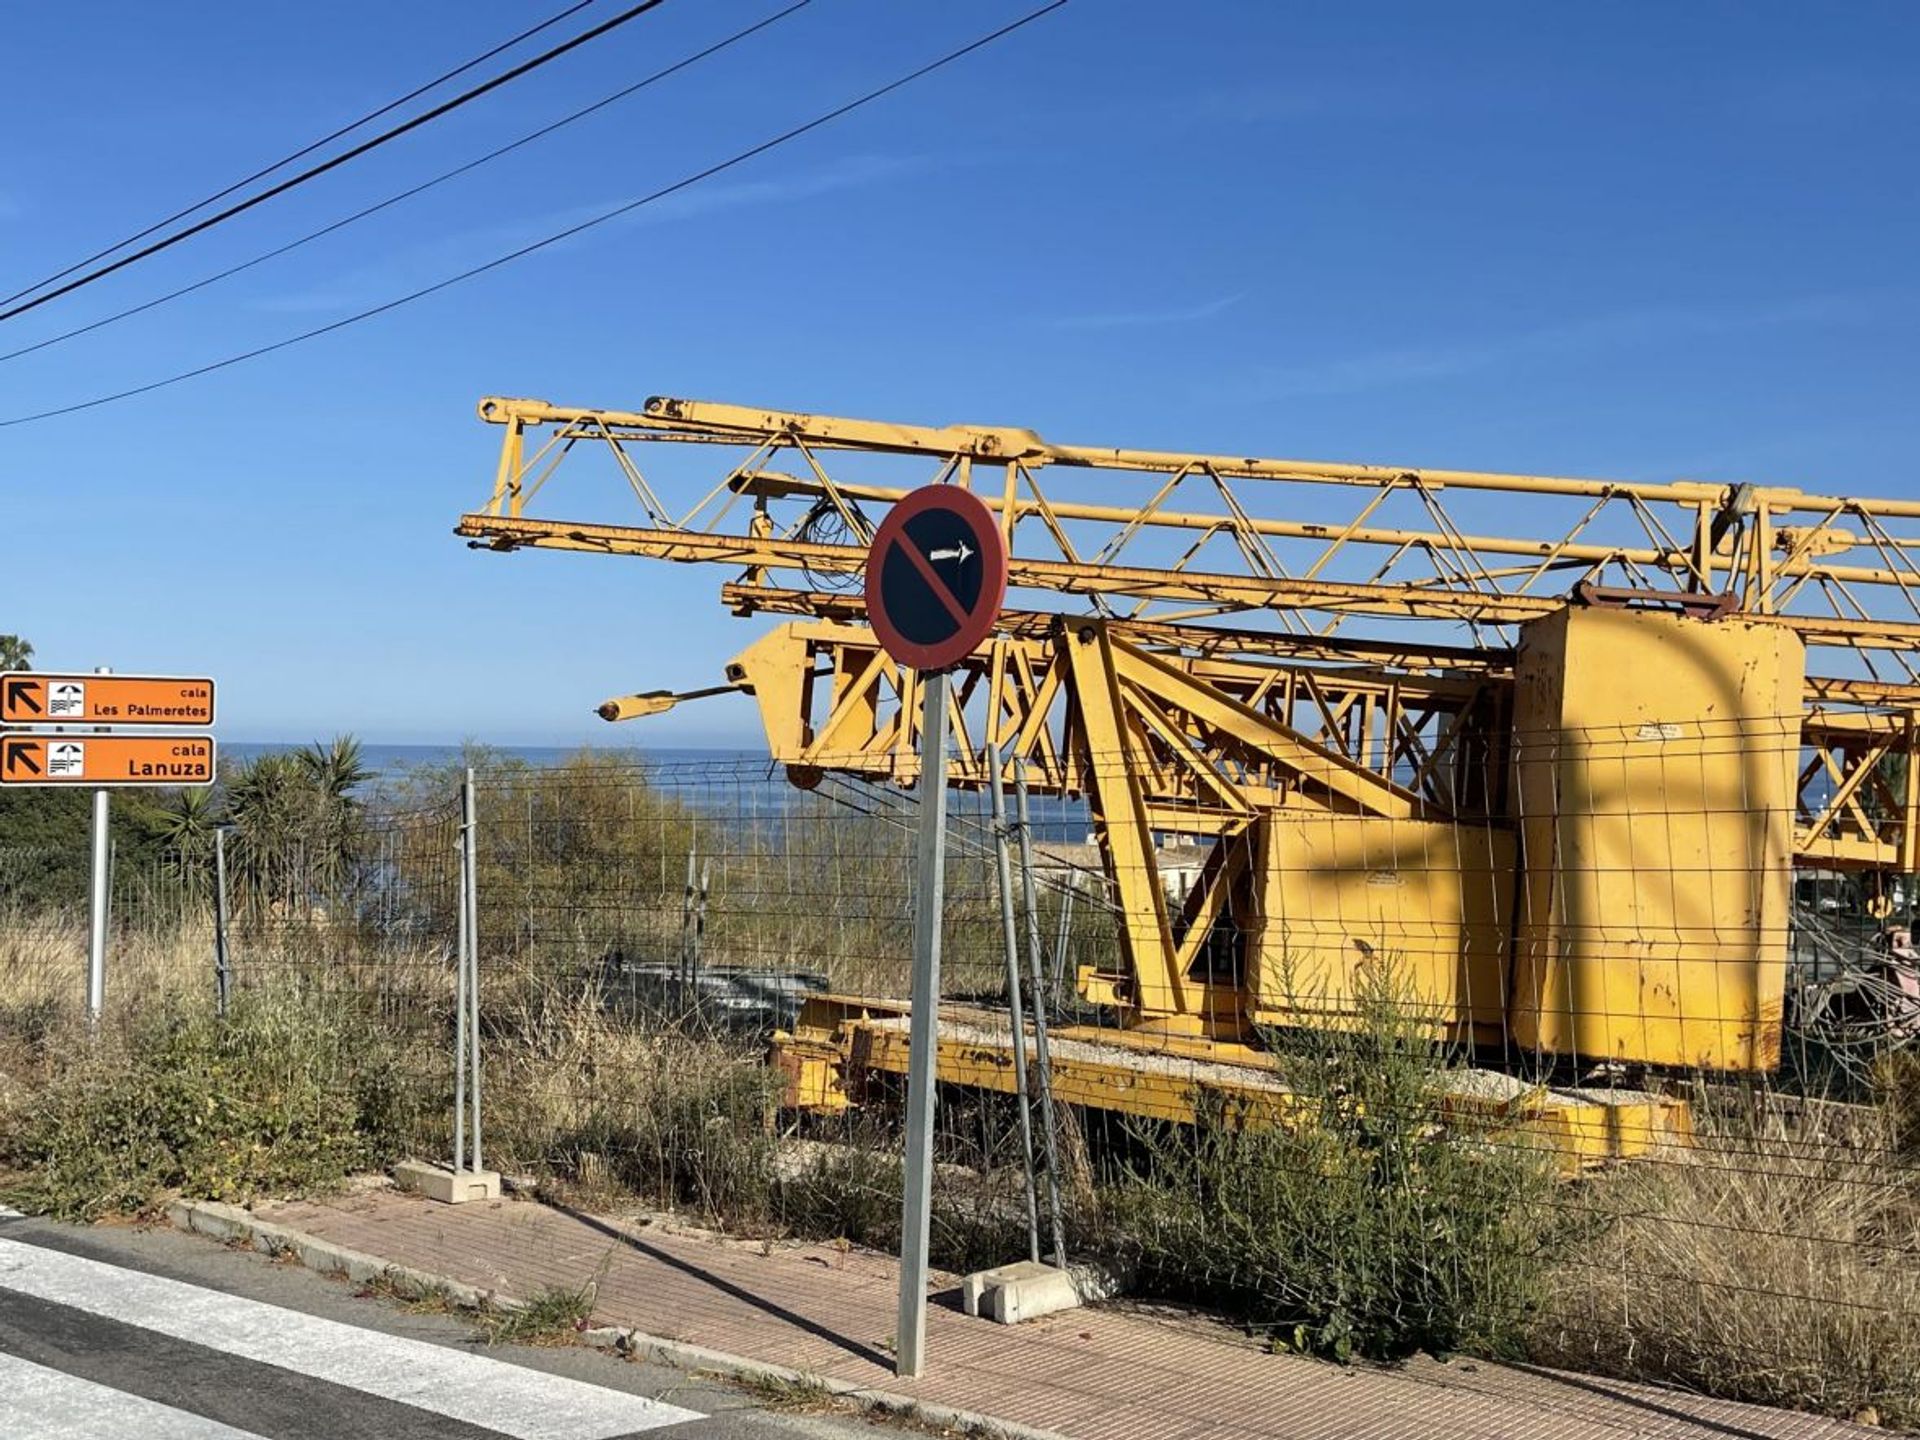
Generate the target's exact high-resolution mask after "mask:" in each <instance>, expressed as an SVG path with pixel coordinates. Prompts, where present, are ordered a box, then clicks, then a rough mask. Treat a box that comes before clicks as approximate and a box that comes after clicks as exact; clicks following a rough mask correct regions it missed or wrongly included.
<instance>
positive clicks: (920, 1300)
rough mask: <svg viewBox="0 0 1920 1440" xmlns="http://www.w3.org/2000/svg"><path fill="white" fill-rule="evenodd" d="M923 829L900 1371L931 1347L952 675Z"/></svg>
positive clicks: (906, 1374) (933, 740)
mask: <svg viewBox="0 0 1920 1440" xmlns="http://www.w3.org/2000/svg"><path fill="white" fill-rule="evenodd" d="M920 688H921V691H922V693H923V695H924V697H925V699H924V706H923V708H922V711H921V720H920V737H921V756H922V758H921V764H920V831H919V834H918V836H917V838H916V840H915V842H914V866H913V873H914V908H913V1004H912V1011H911V1019H910V1021H909V1027H910V1028H909V1032H908V1035H909V1058H908V1065H907V1157H906V1184H905V1187H904V1194H905V1199H904V1202H903V1206H902V1213H901V1217H900V1317H899V1323H898V1325H897V1326H896V1331H895V1336H896V1338H895V1350H894V1373H895V1374H896V1375H899V1376H900V1377H901V1378H902V1379H911V1378H913V1377H914V1376H917V1375H918V1374H919V1373H920V1370H921V1366H922V1363H923V1361H924V1357H925V1354H926V1346H927V1241H928V1234H929V1229H930V1226H931V1220H932V1210H933V1115H934V1073H933V1071H934V1059H935V1046H936V1044H937V1043H938V1040H939V1024H940V915H941V911H942V910H944V909H945V908H946V907H945V901H946V893H945V892H946V870H947V675H946V672H945V671H944V670H936V671H934V672H933V673H932V674H923V675H922V676H921V677H920Z"/></svg>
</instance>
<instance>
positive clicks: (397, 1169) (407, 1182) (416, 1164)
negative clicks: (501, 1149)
mask: <svg viewBox="0 0 1920 1440" xmlns="http://www.w3.org/2000/svg"><path fill="white" fill-rule="evenodd" d="M393 1183H394V1184H396V1185H398V1186H399V1187H400V1188H401V1189H402V1190H412V1191H414V1192H415V1193H416V1194H420V1195H424V1196H426V1197H427V1198H428V1199H429V1200H438V1201H440V1202H441V1203H442V1204H445V1205H464V1204H466V1203H467V1202H468V1201H469V1200H498V1199H499V1198H500V1172H499V1171H498V1170H448V1169H447V1168H445V1167H444V1166H441V1165H429V1164H427V1163H426V1162H425V1161H424V1160H403V1161H401V1162H400V1163H399V1164H398V1165H396V1166H394V1167H393Z"/></svg>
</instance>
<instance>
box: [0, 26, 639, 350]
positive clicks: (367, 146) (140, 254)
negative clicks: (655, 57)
mask: <svg viewBox="0 0 1920 1440" xmlns="http://www.w3.org/2000/svg"><path fill="white" fill-rule="evenodd" d="M665 3H666V0H641V3H640V4H638V5H634V6H631V7H630V8H628V9H626V10H623V11H621V12H620V13H619V14H618V15H615V16H614V17H613V18H612V19H610V20H603V21H601V22H600V23H599V24H598V25H595V26H593V27H592V28H591V29H588V30H583V31H581V32H580V33H579V34H578V35H576V36H574V37H573V38H572V39H571V40H567V41H564V42H563V43H561V44H559V45H556V46H554V47H553V48H552V49H551V50H543V51H542V52H541V53H540V54H538V55H535V56H534V57H533V58H532V59H531V60H523V61H521V62H520V63H519V64H518V65H515V66H513V67H512V68H511V69H508V70H504V71H502V72H501V73H500V74H498V75H496V76H494V77H493V78H492V79H491V80H487V81H483V82H482V83H481V84H479V85H476V86H474V87H473V88H472V89H471V90H463V91H462V92H461V93H460V94H458V95H456V96H454V97H453V98H452V99H451V100H444V101H442V102H441V103H440V104H438V105H436V106H434V107H433V108H432V109H431V110H426V111H423V112H421V113H420V114H418V115H416V116H414V117H413V118H412V119H411V120H407V121H404V122H402V123H401V124H399V125H396V126H394V127H393V128H392V129H390V130H383V131H381V132H380V133H379V134H378V135H375V136H374V137H373V138H372V139H370V140H363V141H361V142H360V143H359V144H358V145H355V146H353V147H351V148H350V149H347V150H343V151H341V152H340V154H338V155H335V156H334V157H333V158H332V159H331V160H323V161H322V162H321V163H320V164H318V165H315V166H312V167H310V168H309V169H306V170H302V171H301V172H300V173H299V174H298V175H294V176H291V177H290V178H288V179H286V180H282V181H281V182H280V183H279V184H278V185H270V186H268V187H267V188H266V189H265V190H262V191H261V192H260V193H259V194H257V195H253V196H249V197H248V198H247V199H245V200H242V201H240V202H239V203H238V204H236V205H229V206H228V207H227V208H226V209H224V210H219V211H216V212H215V213H213V214H212V215H209V216H207V218H206V219H204V220H199V221H196V222H195V223H193V224H192V225H189V226H187V228H186V229H184V230H176V231H174V233H173V234H171V235H168V236H167V237H166V238H164V239H161V240H156V241H154V242H153V243H152V244H151V245H145V246H142V247H141V248H140V249H138V250H136V251H134V252H133V253H132V254H131V255H123V256H121V257H120V258H119V259H118V260H115V261H112V262H110V263H109V264H106V265H102V266H99V267H98V268H97V269H93V270H89V271H87V273H86V274H84V275H82V276H80V277H78V278H77V279H73V280H69V281H67V283H66V284H64V285H60V286H57V287H55V288H54V289H52V290H48V291H46V292H45V293H44V294H41V295H36V296H35V297H34V298H33V299H31V300H25V301H22V302H21V303H19V304H17V305H14V306H12V307H10V308H9V309H6V310H0V320H11V319H13V318H14V317H15V316H16V315H24V314H26V312H27V311H29V310H33V309H37V308H38V307H40V306H42V305H44V304H46V303H47V302H48V301H49V300H58V299H59V298H60V297H61V296H62V295H67V294H71V293H72V292H73V291H75V290H78V289H80V288H81V287H82V286H85V285H91V284H93V282H94V281H96V280H103V279H105V278H106V277H107V276H109V275H111V274H113V273H114V272H115V271H116V270H124V269H125V268H126V267H127V266H129V265H132V264H134V263H136V262H137V261H141V260H144V259H146V258H147V257H148V256H149V255H157V254H158V253H159V252H160V251H162V250H166V249H168V248H170V247H172V246H174V245H178V244H179V243H180V242H181V241H182V240H187V239H190V238H192V237H193V236H195V235H198V234H199V233H200V232H201V231H203V230H210V229H212V228H213V227H214V226H215V225H219V224H222V223H223V222H225V221H228V220H231V219H232V218H233V217H234V216H236V215H239V214H241V213H242V212H244V211H247V210H251V209H253V207H254V206H256V205H261V204H264V203H266V202H267V201H269V200H271V199H273V198H274V196H276V195H284V194H286V192H287V191H289V190H292V189H293V188H295V187H296V186H299V185H304V184H306V183H307V181H309V180H313V179H316V178H318V177H319V176H321V175H324V174H326V173H327V172H328V171H329V170H335V169H338V168H339V167H340V166H342V165H344V164H346V163H347V162H348V161H349V160H354V159H357V158H359V157H360V156H362V155H364V154H366V153H367V152H368V151H369V150H377V149H379V148H380V147H381V146H382V145H385V144H387V143H388V142H390V141H393V140H398V139H399V138H400V137H401V136H402V135H405V134H408V133H409V132H410V131H414V130H418V129H419V128H420V127H421V126H422V125H425V124H428V123H429V122H431V121H434V120H438V119H439V118H440V117H441V116H442V115H445V114H447V113H449V112H450V111H453V110H458V109H459V108H460V107H461V106H463V105H469V104H471V103H472V102H473V101H475V100H478V99H479V98H480V97H481V96H483V95H486V94H488V93H490V92H492V91H494V90H498V89H499V88H500V87H501V86H502V85H505V84H507V83H508V82H509V81H513V80H518V79H519V78H520V77H521V76H522V75H525V74H527V73H528V72H530V71H533V70H538V69H539V68H540V67H541V66H542V65H546V64H549V63H551V62H552V61H554V60H558V59H559V58H560V57H561V56H562V55H565V54H566V53H567V52H568V51H570V50H576V49H578V48H579V47H580V46H582V45H585V44H586V43H587V42H588V41H589V40H597V39H599V38H600V37H601V36H602V35H605V34H606V33H607V32H608V31H610V30H615V29H618V28H619V27H620V26H622V25H625V24H626V23H627V22H628V21H630V20H634V19H637V18H639V17H640V16H642V15H644V14H646V13H647V11H649V10H656V9H658V8H659V7H660V6H662V5H664V4H665Z"/></svg>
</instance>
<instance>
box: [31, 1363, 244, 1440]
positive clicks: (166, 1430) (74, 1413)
mask: <svg viewBox="0 0 1920 1440" xmlns="http://www.w3.org/2000/svg"><path fill="white" fill-rule="evenodd" d="M0 1435H13V1436H22V1437H24V1436H28V1435H31V1436H32V1437H33V1440H100V1437H101V1436H103V1435H124V1436H128V1437H133V1436H138V1437H139V1440H263V1437H261V1436H259V1435H256V1434H254V1433H253V1431H251V1430H236V1429H234V1428H233V1426H231V1425H222V1424H221V1423H220V1422H219V1421H218V1420H209V1419H207V1418H206V1417H205V1416H204V1415H194V1414H191V1413H189V1412H188V1411H185V1410H176V1409H174V1408H173V1407H172V1406H171V1405H162V1404H161V1403H160V1402H159V1401H158V1400H148V1399H146V1398H145V1397H144V1396H140V1395H129V1394H128V1393H127V1392H126V1391H124V1390H116V1389H114V1388H113V1387H112V1386H111V1385H96V1384H95V1383H94V1382H93V1381H91V1380H82V1379H81V1378H80V1377H79V1376H78V1375H69V1374H67V1373H66V1372H65V1371H62V1370H54V1369H51V1368H49V1367H48V1366H45V1365H35V1364H34V1363H33V1362H32V1361H30V1360H22V1359H20V1358H19V1357H18V1356H17V1355H6V1354H0Z"/></svg>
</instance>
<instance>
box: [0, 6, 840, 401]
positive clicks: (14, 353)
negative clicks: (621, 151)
mask: <svg viewBox="0 0 1920 1440" xmlns="http://www.w3.org/2000/svg"><path fill="white" fill-rule="evenodd" d="M812 3H813V0H794V3H793V4H791V5H789V6H787V8H786V9H784V10H776V11H775V12H774V13H773V14H771V15H769V16H767V17H766V18H765V19H764V20H759V21H756V22H755V23H754V24H752V25H748V26H746V27H745V28H744V29H741V30H736V31H734V32H733V34H731V35H729V36H727V37H726V38H725V39H724V40H717V41H715V42H714V43H713V44H711V45H709V46H707V47H706V48H705V49H704V50H696V51H695V52H694V53H693V54H691V55H688V56H686V57H685V58H684V59H680V60H676V61H674V63H673V64H671V65H668V66H664V67H663V68H661V69H659V70H656V71H654V72H653V73H652V74H651V75H648V76H647V77H645V78H644V79H641V80H636V81H634V83H633V84H631V85H626V86H623V87H622V88H620V89H618V90H616V91H614V92H613V93H612V94H611V95H607V96H605V97H603V98H601V99H599V100H596V101H594V102H593V104H591V105H584V106H582V107H581V108H580V109H578V110H575V111H574V112H573V113H572V114H570V115H563V116H561V117H560V118H559V119H558V120H555V121H553V122H552V123H551V124H547V125H542V126H541V127H540V128H539V129H538V130H532V131H529V132H528V133H527V134H525V135H522V136H521V137H520V138H519V139H518V140H512V141H509V142H508V143H507V144H505V145H502V146H500V147H499V148H497V149H494V150H489V151H488V152H487V153H486V154H484V155H480V156H476V157H475V158H474V159H472V160H469V161H467V162H466V163H465V164H464V165H456V166H454V168H453V169H451V170H443V171H442V172H441V173H440V174H438V175H436V176H434V177H433V178H432V179H431V180H423V181H421V182H420V183H419V184H418V185H412V186H409V187H408V188H407V189H405V190H402V191H399V192H398V193H396V194H393V195H389V196H388V197H387V198H386V199H384V200H381V201H378V202H376V203H374V204H372V205H368V206H366V207H365V208H364V209H360V210H356V211H354V212H353V214H351V215H348V216H345V217H344V218H342V219H339V220H335V221H334V222H333V223H332V224H331V225H323V226H321V227H320V228H319V229H318V230H309V231H308V232H307V233H306V234H305V235H302V236H300V237H299V238H298V239H297V240H289V241H288V242H287V243H286V244H284V245H278V246H275V247H274V248H273V249H271V250H267V251H264V252H263V253H261V254H259V255H256V256H254V257H253V258H252V259H251V260H242V261H241V262H240V263H239V264H238V265H229V266H228V267H227V268H226V269H224V270H219V271H216V272H215V273H213V274H212V275H208V276H206V277H205V278H204V279H200V280H196V281H194V282H193V283H192V284H191V285H182V286H181V287H180V288H179V289H177V290H169V291H168V292H167V293H166V294H164V295H159V296H156V297H155V298H153V299H152V300H146V301H142V302H141V303H140V304H138V305H130V306H128V307H127V308H126V309H124V310H117V311H115V312H114V313H113V314H111V315H106V316H103V317H102V318H100V319H98V320H94V321H90V322H89V323H87V324H85V325H77V326H75V327H74V328H73V329H71V330H63V331H62V332H61V333H60V334H58V335H50V336H48V337H47V338H46V339H44V340H36V341H35V342H34V343H33V344H31V345H22V346H21V347H20V348H19V349H17V350H8V351H6V352H4V353H0V364H4V363H5V362H6V361H8V360H17V359H19V358H20V357H21V356H22V355H31V354H33V353H34V352H35V351H36V350H45V349H47V348H48V347H49V346H53V345H58V344H59V343H60V342H61V341H63V340H72V339H73V338H75V337H76V336H79V335H90V334H92V333H93V332H94V331H95V330H101V329H104V328H105V327H107V326H108V325H112V324H115V323H117V322H118V321H121V320H126V319H129V318H131V317H132V316H135V315H141V314H145V313H146V312H147V311H149V310H152V309H155V308H157V307H159V306H161V305H165V304H166V303H168V302H169V301H171V300H178V299H179V298H180V297H181V296H183V295H191V294H193V293H194V292H195V291H196V290H204V289H206V288H207V287H208V286H209V285H214V284H217V283H218V282H220V281H222V280H225V279H227V278H228V277H229V276H233V275H238V274H239V273H240V272H241V271H243V270H251V269H252V268H253V267H254V266H256V265H261V264H264V263H265V262H267V261H268V260H273V259H277V258H278V257H280V256H282V255H285V254H286V253H288V252H289V251H291V250H298V249H299V248H300V247H301V246H302V245H306V244H309V243H311V242H312V241H315V240H318V239H321V238H322V237H323V236H327V235H331V234H333V233H334V232H335V231H336V230H344V229H345V228H346V227H347V226H349V225H352V224H355V223H356V222H358V221H361V220H364V219H366V218H367V217H368V216H369V215H376V214H378V213H379V212H380V211H382V210H386V209H390V208H391V207H393V206H395V205H398V204H400V203H401V202H402V201H405V200H411V199H412V198H413V197H414V196H416V195H419V194H421V193H423V192H425V191H428V190H431V189H433V188H434V187H435V186H436V185H443V184H445V183H446V182H447V181H449V180H452V179H455V178H457V177H458V176H461V175H464V174H466V173H467V172H468V171H470V170H476V169H478V168H479V167H480V166H482V165H485V164H488V163H490V162H492V161H494V160H498V159H499V158H500V157H501V156H502V155H507V154H511V153H512V152H513V151H515V150H518V149H520V148H521V147H523V146H526V145H531V144H532V143H533V142H534V141H536V140H540V139H543V138H545V137H546V136H548V135H551V134H553V132H554V131H556V130H561V129H564V128H565V127H566V126H568V125H571V124H573V123H574V122H575V121H577V120H584V119H586V117H587V116H589V115H592V114H594V113H595V112H596V111H600V110H604V109H606V108H607V106H609V105H612V104H615V103H617V102H619V101H621V100H625V99H627V98H628V97H629V96H631V95H634V94H637V93H638V92H640V91H642V90H644V89H646V88H647V87H648V86H649V85H654V84H657V83H659V82H660V81H662V80H665V79H666V78H667V77H668V76H670V75H676V74H678V73H679V72H680V71H682V70H685V69H686V68H687V67H688V66H690V65H696V64H698V63H699V62H700V61H702V60H705V59H706V58H707V57H708V56H710V55H717V54H719V53H720V51H722V50H725V49H727V48H728V47H729V46H732V45H736V44H738V43H739V42H740V41H742V40H745V39H746V38H747V37H748V36H750V35H754V34H757V33H758V32H759V31H762V30H764V29H766V28H767V27H768V26H769V25H772V24H774V23H776V22H777V21H780V20H784V19H786V18H787V17H788V16H789V15H792V14H793V13H795V12H796V11H799V10H804V9H805V8H806V7H807V6H808V5H810V4H812Z"/></svg>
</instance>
